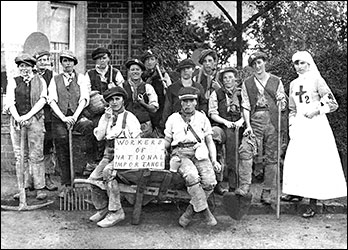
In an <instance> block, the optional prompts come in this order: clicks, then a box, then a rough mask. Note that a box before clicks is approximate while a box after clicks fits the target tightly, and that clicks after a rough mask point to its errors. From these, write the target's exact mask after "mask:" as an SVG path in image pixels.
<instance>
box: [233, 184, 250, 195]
mask: <svg viewBox="0 0 348 250" xmlns="http://www.w3.org/2000/svg"><path fill="white" fill-rule="evenodd" d="M249 192H250V185H249V184H244V185H242V186H240V187H239V188H237V189H236V191H235V192H234V193H235V194H238V195H241V196H243V197H245V196H247V194H248V193H249Z"/></svg>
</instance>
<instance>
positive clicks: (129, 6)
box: [128, 1, 132, 58]
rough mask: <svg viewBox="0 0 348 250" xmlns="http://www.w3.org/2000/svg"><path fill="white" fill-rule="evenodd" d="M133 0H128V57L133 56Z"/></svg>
mask: <svg viewBox="0 0 348 250" xmlns="http://www.w3.org/2000/svg"><path fill="white" fill-rule="evenodd" d="M131 49H132V1H128V58H131V56H132V53H131Z"/></svg>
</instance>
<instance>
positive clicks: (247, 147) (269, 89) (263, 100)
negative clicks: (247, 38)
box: [235, 52, 286, 204]
mask: <svg viewBox="0 0 348 250" xmlns="http://www.w3.org/2000/svg"><path fill="white" fill-rule="evenodd" d="M266 61H267V55H266V54H265V53H263V52H255V53H253V54H251V55H250V57H249V59H248V64H249V66H250V67H252V69H253V71H254V74H253V76H251V77H249V78H247V79H246V80H245V81H244V82H243V84H242V92H241V94H242V108H243V117H244V121H245V124H246V128H245V130H244V133H243V139H242V144H241V145H240V148H239V155H240V161H239V187H238V189H237V190H236V191H235V193H236V194H239V195H242V196H246V195H247V194H248V192H249V191H250V185H251V178H252V165H253V157H254V156H256V155H257V156H258V157H262V156H263V153H262V151H264V162H265V174H264V182H263V190H262V193H261V202H262V203H265V204H271V190H272V189H274V188H275V186H276V173H277V150H278V149H277V142H278V140H277V135H278V133H277V131H278V129H279V128H278V102H281V107H282V110H284V109H285V107H286V99H285V92H284V86H283V84H282V82H281V80H280V79H279V78H278V77H277V76H274V75H272V74H270V73H268V72H266V69H265V66H266Z"/></svg>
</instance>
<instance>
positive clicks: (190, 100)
mask: <svg viewBox="0 0 348 250" xmlns="http://www.w3.org/2000/svg"><path fill="white" fill-rule="evenodd" d="M198 93H199V90H198V89H196V88H194V87H182V88H181V89H180V90H179V93H178V94H179V100H180V102H181V106H182V108H181V110H180V112H175V113H173V114H172V115H171V116H169V117H168V120H167V122H166V126H165V130H164V134H165V137H164V139H165V148H166V149H167V150H168V151H170V150H171V157H170V158H171V159H170V171H173V172H178V173H179V174H180V175H181V176H182V177H183V178H184V179H185V183H186V187H187V192H188V193H189V195H190V196H191V200H190V204H189V205H188V207H187V209H186V211H185V212H184V213H183V214H182V216H181V217H180V219H179V224H180V226H182V227H186V226H188V224H189V223H190V222H191V220H192V219H193V216H194V215H195V214H196V213H200V214H202V215H203V216H204V218H205V222H206V223H207V225H209V226H215V225H216V224H217V221H216V219H215V217H214V216H213V214H212V213H211V212H210V210H209V207H208V202H207V200H208V198H209V196H210V194H211V193H212V192H213V190H214V186H215V185H216V179H215V172H214V170H215V171H217V172H219V171H221V166H220V164H219V163H218V162H217V161H216V149H215V145H214V142H213V138H212V129H211V125H210V122H209V120H208V118H207V116H206V115H205V114H204V113H202V112H200V111H197V110H196V106H197V99H198Z"/></svg>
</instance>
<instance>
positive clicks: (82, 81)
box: [78, 74, 90, 107]
mask: <svg viewBox="0 0 348 250" xmlns="http://www.w3.org/2000/svg"><path fill="white" fill-rule="evenodd" d="M87 81H88V80H87V77H86V76H85V75H83V74H79V78H78V85H79V86H80V99H79V103H80V102H82V101H83V100H84V99H85V100H86V104H85V107H87V106H88V105H89V100H90V97H89V91H88V86H87Z"/></svg>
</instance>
